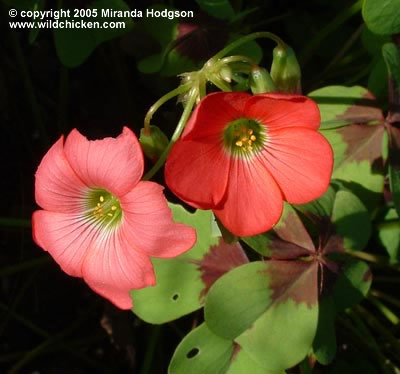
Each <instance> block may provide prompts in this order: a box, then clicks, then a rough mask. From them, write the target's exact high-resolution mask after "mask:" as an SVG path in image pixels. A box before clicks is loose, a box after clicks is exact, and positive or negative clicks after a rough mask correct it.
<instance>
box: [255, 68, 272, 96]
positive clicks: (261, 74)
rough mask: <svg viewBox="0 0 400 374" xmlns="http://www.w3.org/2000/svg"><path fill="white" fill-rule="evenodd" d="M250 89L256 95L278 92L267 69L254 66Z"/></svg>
mask: <svg viewBox="0 0 400 374" xmlns="http://www.w3.org/2000/svg"><path fill="white" fill-rule="evenodd" d="M249 78H250V89H251V92H252V93H253V94H254V95H255V94H259V93H265V92H271V91H276V89H275V85H274V82H273V81H272V79H271V76H270V75H269V73H268V71H267V69H264V68H262V67H260V66H257V65H256V66H253V67H252V68H251V71H250V75H249Z"/></svg>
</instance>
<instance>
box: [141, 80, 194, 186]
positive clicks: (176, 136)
mask: <svg viewBox="0 0 400 374" xmlns="http://www.w3.org/2000/svg"><path fill="white" fill-rule="evenodd" d="M197 96H198V88H196V87H194V88H192V89H191V91H190V92H189V99H188V101H187V102H186V105H185V109H184V110H183V113H182V116H181V118H180V120H179V122H178V125H177V126H176V129H175V131H174V133H173V134H172V137H171V140H170V141H169V143H168V146H167V147H166V148H165V150H164V152H163V153H162V154H161V156H160V158H159V159H158V160H157V162H156V163H155V164H154V166H153V167H152V168H151V169H150V170H149V171H148V172H147V173H146V174H145V176H144V177H143V180H149V179H151V178H152V177H153V176H154V174H155V173H157V171H158V170H159V169H160V168H161V166H162V165H163V164H164V162H165V160H166V159H167V156H168V153H169V151H170V149H171V147H172V146H173V145H174V143H175V142H176V141H177V140H178V139H179V137H180V136H181V133H182V131H183V129H184V127H185V125H186V122H187V120H188V119H189V116H190V114H191V113H192V109H193V106H194V104H195V102H196V98H197Z"/></svg>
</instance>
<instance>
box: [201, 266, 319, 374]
mask: <svg viewBox="0 0 400 374" xmlns="http://www.w3.org/2000/svg"><path fill="white" fill-rule="evenodd" d="M232 284H234V285H235V287H232ZM204 313H205V320H206V324H207V326H208V327H209V328H210V330H211V331H212V332H213V333H215V334H217V335H219V336H221V337H223V338H226V339H234V341H235V342H237V343H238V344H239V345H240V346H241V348H242V349H243V350H244V351H246V353H247V354H248V355H249V357H251V358H252V359H253V360H254V361H256V362H257V363H258V365H260V366H262V367H264V368H266V369H267V370H270V371H279V370H284V369H286V368H288V367H291V366H294V365H295V364H297V363H298V362H300V361H301V360H302V359H303V358H304V357H305V356H306V354H307V353H308V351H309V350H310V347H311V344H312V341H313V339H314V335H315V332H316V327H317V318H318V303H317V264H316V263H310V262H308V263H306V262H303V261H268V262H252V263H250V264H246V265H242V266H239V267H237V268H235V269H233V270H232V271H230V272H228V273H226V274H225V275H223V276H222V277H221V278H219V279H218V280H217V282H215V283H214V285H213V286H212V287H211V289H210V291H209V293H208V294H207V297H206V305H205V309H204ZM294 315H296V318H293V316H294ZM293 331H296V333H295V334H293ZM282 336H284V337H285V342H284V344H279V343H278V344H277V342H279V341H281V339H282Z"/></svg>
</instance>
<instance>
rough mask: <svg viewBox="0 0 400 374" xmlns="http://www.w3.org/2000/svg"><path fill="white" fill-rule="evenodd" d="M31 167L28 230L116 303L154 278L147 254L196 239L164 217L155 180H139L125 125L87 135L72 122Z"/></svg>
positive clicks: (127, 301)
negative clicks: (118, 130)
mask: <svg viewBox="0 0 400 374" xmlns="http://www.w3.org/2000/svg"><path fill="white" fill-rule="evenodd" d="M63 143H64V142H63V137H61V138H60V139H59V140H58V141H57V142H56V143H55V144H54V145H53V146H52V147H51V149H50V150H49V151H48V152H47V154H46V155H45V156H44V158H43V160H42V162H41V163H40V165H39V168H38V170H37V172H36V185H35V197H36V201H37V203H38V204H39V205H40V206H41V208H43V210H37V211H36V212H34V214H33V217H32V221H33V238H34V240H35V242H36V243H37V244H38V245H39V246H40V247H42V248H43V249H44V250H46V251H49V252H50V254H51V255H52V256H53V258H54V259H55V260H56V262H57V263H58V264H59V265H60V266H61V268H62V269H63V270H64V271H65V272H66V273H67V274H69V275H72V276H75V277H83V279H84V280H85V281H86V283H87V284H88V285H89V286H90V287H91V288H92V289H93V290H94V291H96V292H98V293H99V294H100V295H102V296H104V297H105V298H107V299H109V300H110V301H111V302H113V303H114V304H115V305H116V306H118V307H119V308H121V309H129V308H132V299H131V297H130V294H129V291H130V290H131V289H133V288H136V289H137V288H142V287H146V286H152V285H154V284H155V281H156V280H155V275H154V271H153V266H152V264H151V261H150V259H149V256H154V257H174V256H178V255H180V254H181V253H182V252H185V251H187V250H188V249H189V248H191V247H192V246H193V244H194V243H195V241H196V233H195V231H194V230H193V229H192V228H191V227H187V226H185V225H182V224H178V223H174V222H173V221H172V214H171V211H170V209H169V208H168V205H167V201H166V199H165V197H164V195H163V193H162V190H163V188H162V186H160V185H158V184H156V183H153V182H141V181H140V178H141V177H142V174H143V154H142V151H141V148H140V145H139V143H138V141H137V139H136V137H135V135H134V134H133V133H132V131H131V130H129V129H128V128H126V127H125V128H124V130H123V133H122V134H121V135H120V136H118V137H117V138H116V139H114V138H105V139H102V140H96V141H89V140H87V139H86V138H85V137H84V136H82V135H81V134H80V133H79V132H78V131H77V130H73V131H72V132H71V133H70V134H69V136H68V137H67V140H66V141H65V144H63Z"/></svg>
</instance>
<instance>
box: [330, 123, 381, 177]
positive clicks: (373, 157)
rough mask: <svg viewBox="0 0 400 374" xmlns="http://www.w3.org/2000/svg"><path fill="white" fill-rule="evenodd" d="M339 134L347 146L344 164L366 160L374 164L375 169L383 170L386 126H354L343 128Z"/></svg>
mask: <svg viewBox="0 0 400 374" xmlns="http://www.w3.org/2000/svg"><path fill="white" fill-rule="evenodd" d="M337 132H338V133H339V134H340V135H341V136H342V139H343V141H344V142H345V143H346V144H347V149H346V151H345V160H344V161H342V163H348V162H352V161H357V162H360V161H364V160H366V161H369V162H370V163H371V164H373V166H374V169H379V170H381V169H383V160H382V137H383V134H384V126H381V125H377V126H369V125H358V124H354V125H350V126H346V127H342V128H341V129H339V130H337ZM337 166H338V165H336V167H337Z"/></svg>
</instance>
